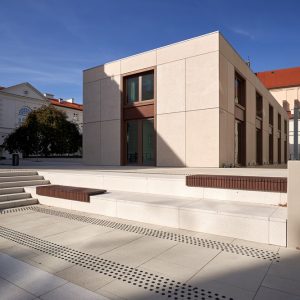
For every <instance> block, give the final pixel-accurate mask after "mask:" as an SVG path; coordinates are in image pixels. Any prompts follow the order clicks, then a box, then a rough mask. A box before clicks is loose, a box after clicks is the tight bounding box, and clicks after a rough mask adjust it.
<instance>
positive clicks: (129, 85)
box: [126, 77, 139, 103]
mask: <svg viewBox="0 0 300 300" xmlns="http://www.w3.org/2000/svg"><path fill="white" fill-rule="evenodd" d="M126 91H127V95H126V99H127V102H128V103H131V102H135V101H138V99H139V78H138V77H130V78H127V80H126Z"/></svg>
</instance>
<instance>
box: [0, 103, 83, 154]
mask: <svg viewBox="0 0 300 300" xmlns="http://www.w3.org/2000/svg"><path fill="white" fill-rule="evenodd" d="M81 145H82V136H81V134H80V133H79V130H78V127H77V125H76V124H74V123H72V122H70V121H68V120H67V116H66V114H65V113H64V112H62V111H60V110H58V109H56V108H54V107H53V106H42V107H41V108H39V109H37V110H34V111H32V112H31V113H29V115H28V116H27V118H26V119H25V121H24V123H23V124H22V125H21V126H20V127H18V128H16V129H15V130H14V131H13V132H12V133H11V134H10V135H8V136H7V137H6V139H5V141H4V144H3V146H4V149H6V150H7V151H9V152H10V153H12V152H21V153H23V155H24V156H28V155H43V156H49V155H53V154H72V153H75V152H77V151H78V150H80V148H81Z"/></svg>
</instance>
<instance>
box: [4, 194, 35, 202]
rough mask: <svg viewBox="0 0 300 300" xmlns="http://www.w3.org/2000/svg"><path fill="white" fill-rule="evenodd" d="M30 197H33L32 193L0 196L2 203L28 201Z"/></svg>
mask: <svg viewBox="0 0 300 300" xmlns="http://www.w3.org/2000/svg"><path fill="white" fill-rule="evenodd" d="M30 197H31V194H30V193H17V194H6V195H0V202H5V201H14V200H20V199H28V198H30Z"/></svg>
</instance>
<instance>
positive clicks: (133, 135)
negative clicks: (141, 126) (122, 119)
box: [127, 121, 138, 164]
mask: <svg viewBox="0 0 300 300" xmlns="http://www.w3.org/2000/svg"><path fill="white" fill-rule="evenodd" d="M127 162H128V163H129V164H135V163H137V162H138V122H137V121H128V122H127Z"/></svg>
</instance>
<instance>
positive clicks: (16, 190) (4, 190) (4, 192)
mask: <svg viewBox="0 0 300 300" xmlns="http://www.w3.org/2000/svg"><path fill="white" fill-rule="evenodd" d="M24 192H25V190H24V188H22V187H11V188H1V189H0V195H7V194H17V193H24Z"/></svg>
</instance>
